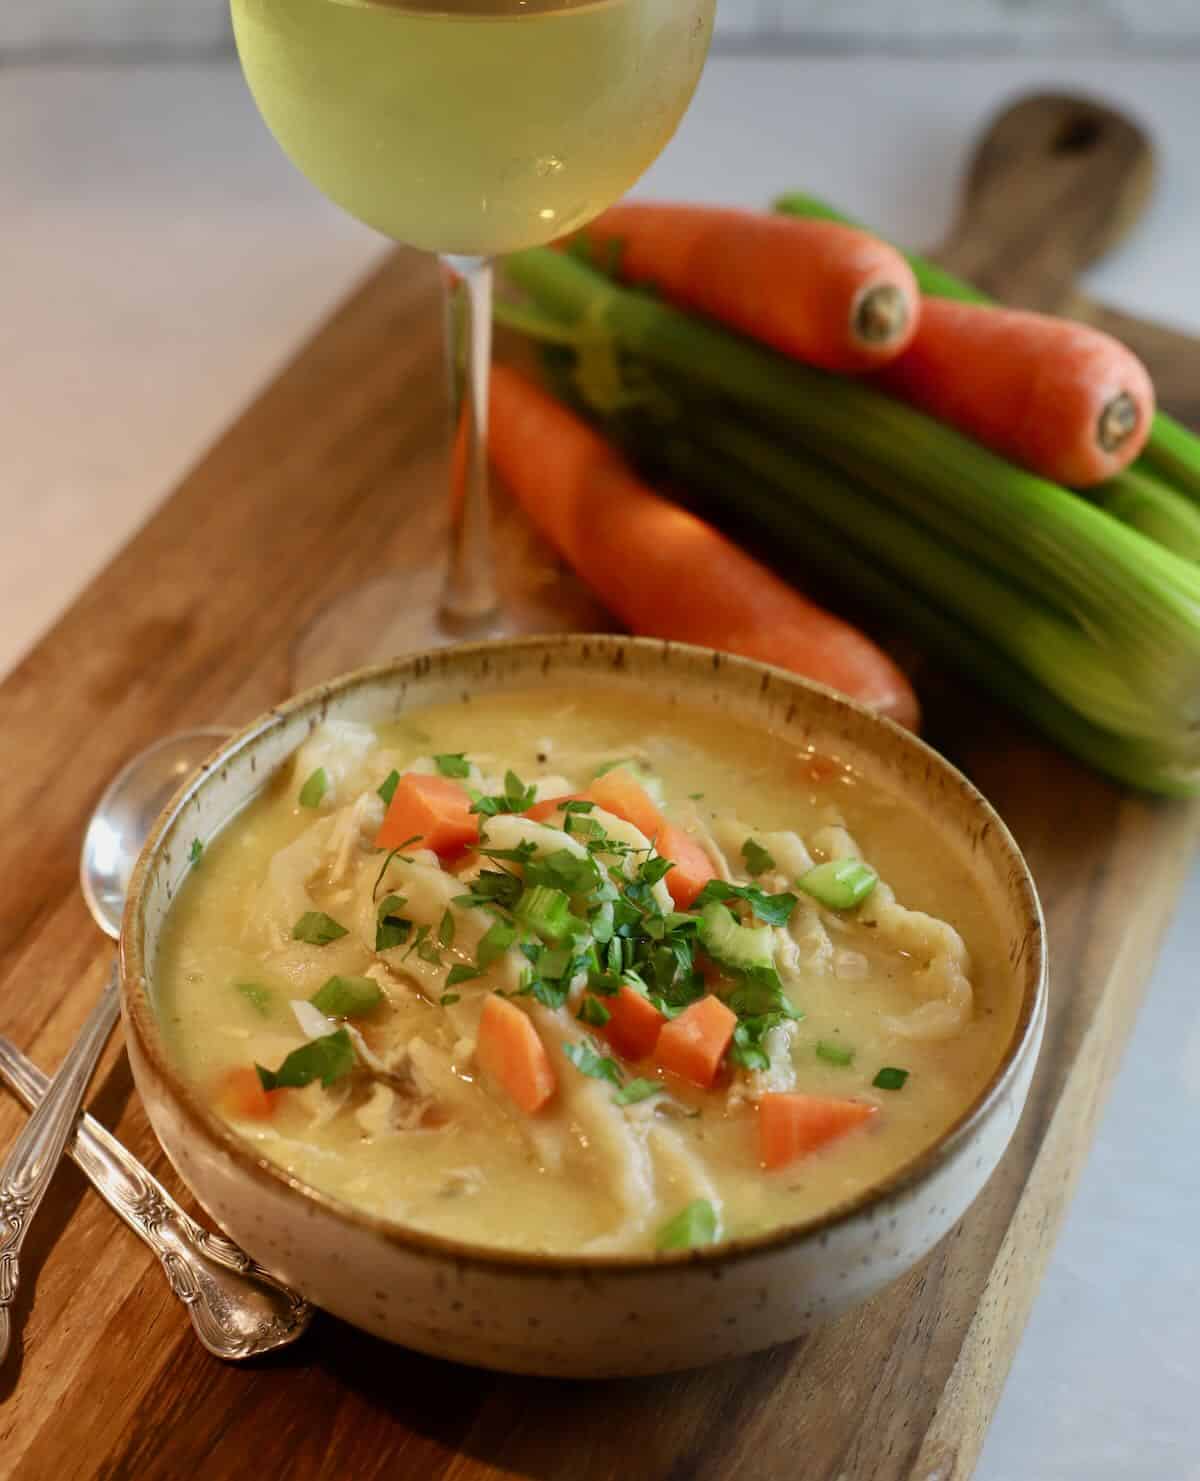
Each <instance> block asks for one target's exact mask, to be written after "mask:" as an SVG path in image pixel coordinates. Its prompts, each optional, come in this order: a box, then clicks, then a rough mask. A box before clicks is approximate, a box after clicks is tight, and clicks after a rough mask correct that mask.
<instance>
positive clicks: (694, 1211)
mask: <svg viewBox="0 0 1200 1481" xmlns="http://www.w3.org/2000/svg"><path fill="white" fill-rule="evenodd" d="M719 1234H720V1220H719V1219H718V1217H717V1211H716V1209H715V1208H714V1207H713V1206H712V1204H711V1203H709V1201H708V1199H707V1198H697V1199H696V1201H695V1203H689V1204H688V1206H687V1208H685V1209H684V1210H683V1211H682V1212H681V1213H678V1214H676V1215H675V1217H674V1218H673V1219H671V1220H670V1221H669V1222H668V1223H666V1224H664V1225H663V1226H662V1228H661V1229H660V1230H659V1231H658V1235H657V1237H656V1239H655V1241H654V1243H655V1248H656V1249H660V1250H691V1249H695V1248H696V1247H697V1246H698V1245H702V1244H715V1243H716V1241H717V1239H718V1237H719Z"/></svg>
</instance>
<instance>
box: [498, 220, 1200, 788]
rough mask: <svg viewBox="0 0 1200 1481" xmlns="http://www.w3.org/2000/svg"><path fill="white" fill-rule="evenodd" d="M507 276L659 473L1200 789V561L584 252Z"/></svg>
mask: <svg viewBox="0 0 1200 1481" xmlns="http://www.w3.org/2000/svg"><path fill="white" fill-rule="evenodd" d="M506 273H507V276H508V278H509V280H510V281H511V282H513V283H514V284H516V285H517V286H519V287H520V289H521V290H522V291H523V293H524V294H525V295H526V302H525V303H524V304H523V305H521V306H519V307H517V306H509V305H506V304H504V303H502V304H501V305H500V306H499V308H498V317H499V318H500V319H501V320H502V322H506V323H508V324H509V326H510V327H513V328H516V329H518V330H520V331H521V332H523V333H525V334H527V335H531V336H532V337H534V338H535V339H540V340H542V341H544V343H545V345H546V346H547V350H546V356H547V362H548V364H549V365H550V367H551V369H552V372H553V374H554V376H555V377H556V378H557V381H558V384H559V387H560V389H561V390H562V391H563V393H564V394H565V395H566V396H567V398H568V399H570V400H571V401H572V402H574V404H575V405H576V406H577V408H578V409H580V410H582V411H584V412H585V413H586V414H588V415H590V416H591V417H592V418H593V419H594V420H597V421H599V422H600V423H601V424H602V425H603V426H604V428H605V429H606V431H607V432H608V433H609V434H610V435H611V436H613V437H614V438H615V439H616V440H618V441H619V442H620V443H621V444H622V445H623V446H624V448H625V449H626V451H627V452H628V453H629V455H630V456H631V457H632V458H633V459H634V461H635V462H637V463H638V464H639V465H640V466H641V467H642V468H643V469H645V470H646V472H647V473H648V474H649V475H650V476H652V477H653V476H658V477H663V476H665V477H666V478H668V479H670V480H671V481H673V482H676V483H678V484H679V485H680V486H681V487H684V488H686V489H688V490H690V491H691V492H692V493H693V495H695V496H698V497H701V498H702V499H703V500H704V501H705V505H706V508H707V510H708V512H710V513H711V514H713V516H714V517H715V518H716V520H717V522H718V523H724V524H725V525H726V526H728V527H730V528H731V530H734V531H736V532H737V533H740V534H745V535H748V536H751V537H758V538H759V539H760V540H761V541H764V542H765V543H768V544H769V545H770V547H771V548H772V549H776V550H779V551H780V552H781V553H783V554H787V555H788V556H790V557H794V558H798V559H800V560H805V561H808V562H809V563H810V564H811V565H812V566H814V567H815V568H817V569H818V570H819V571H820V573H821V575H822V577H823V578H824V579H825V580H826V581H827V582H830V581H832V582H837V583H838V584H839V585H841V586H843V587H845V588H846V589H847V590H848V591H850V592H852V593H853V594H854V595H855V596H856V597H858V598H860V599H861V600H863V601H864V602H866V603H868V604H872V605H874V606H875V607H876V608H878V609H880V610H882V611H885V612H887V613H888V614H890V615H892V616H894V618H895V619H896V621H897V623H898V624H899V625H900V626H901V627H903V629H904V630H906V631H907V632H909V633H910V634H911V635H912V636H913V637H915V638H917V639H918V640H919V641H920V642H921V643H922V644H923V645H924V647H925V648H926V649H927V650H928V651H929V652H930V653H931V655H932V656H934V657H938V658H940V659H942V660H943V661H945V662H947V663H948V664H950V665H953V666H956V667H958V668H959V669H961V670H963V671H964V672H966V673H967V674H968V675H969V676H970V678H971V679H973V680H974V681H976V682H978V683H980V684H981V685H982V686H983V687H985V688H987V689H989V690H991V691H992V692H993V693H994V694H996V695H997V696H998V697H999V698H1001V699H1002V700H1004V701H1005V702H1007V703H1009V704H1011V705H1013V706H1014V707H1015V708H1017V709H1018V710H1020V711H1021V712H1022V713H1023V714H1025V715H1026V716H1027V717H1028V718H1029V719H1030V720H1032V721H1033V722H1034V723H1035V724H1037V725H1039V726H1040V727H1041V728H1042V729H1043V730H1044V731H1045V732H1046V733H1047V734H1049V735H1050V736H1052V737H1053V738H1054V739H1055V740H1056V741H1057V742H1058V743H1059V744H1061V745H1062V746H1064V747H1065V748H1066V749H1068V750H1070V751H1072V752H1074V753H1075V754H1076V755H1078V756H1080V757H1081V758H1082V759H1084V760H1086V761H1087V762H1089V763H1090V764H1092V765H1093V766H1095V767H1097V768H1098V769H1100V770H1102V771H1104V772H1106V773H1108V774H1109V775H1111V776H1114V777H1116V778H1119V779H1121V780H1123V781H1125V782H1128V783H1131V784H1133V785H1135V786H1138V787H1142V788H1146V789H1149V790H1152V791H1157V792H1162V793H1169V794H1180V795H1182V794H1191V793H1193V792H1196V791H1200V569H1197V568H1196V567H1194V566H1193V565H1192V564H1191V563H1190V562H1189V561H1187V560H1184V559H1181V558H1180V557H1179V556H1177V555H1175V554H1173V553H1172V552H1171V551H1170V550H1167V549H1164V548H1163V547H1162V545H1160V544H1158V543H1157V542H1156V541H1155V540H1153V539H1151V538H1148V536H1146V535H1145V534H1142V533H1140V532H1139V531H1138V530H1137V529H1134V528H1130V527H1128V526H1127V525H1125V524H1123V523H1121V522H1120V521H1119V520H1118V519H1117V518H1114V517H1113V515H1111V514H1109V513H1107V512H1106V511H1105V510H1104V509H1102V508H1099V507H1097V506H1096V505H1094V504H1093V503H1091V502H1089V501H1088V500H1086V499H1084V498H1081V497H1080V496H1079V495H1077V494H1074V493H1072V492H1070V491H1068V490H1066V489H1063V488H1060V487H1058V486H1056V485H1054V484H1051V483H1047V482H1046V481H1045V480H1043V479H1040V478H1037V477H1035V476H1034V475H1032V474H1029V473H1026V472H1024V471H1023V470H1021V469H1019V468H1016V467H1014V466H1013V465H1012V464H1010V463H1007V462H1006V461H1004V460H1003V459H1001V458H999V457H997V456H996V455H994V454H993V453H991V452H989V451H987V450H986V449H985V448H983V447H981V446H979V445H978V444H976V443H974V442H972V441H970V440H969V439H967V438H965V437H963V436H961V435H960V434H959V433H957V432H956V431H954V430H953V429H951V428H949V427H946V426H944V425H942V424H941V423H939V422H936V421H934V420H932V419H931V418H928V417H926V416H924V415H923V414H922V413H920V412H917V411H915V410H913V409H911V408H909V407H907V406H905V405H902V404H901V403H899V402H896V401H893V400H891V399H890V398H888V397H887V396H885V395H883V394H882V393H880V392H878V391H876V390H874V389H873V388H871V387H870V386H868V385H865V384H863V383H861V382H858V381H851V380H847V379H843V378H841V377H837V376H832V375H828V374H826V373H824V372H821V371H817V370H813V369H811V368H809V367H807V366H804V365H801V364H799V363H797V362H796V361H793V360H789V359H787V358H785V357H783V356H781V355H778V354H776V353H775V352H773V351H771V350H768V349H765V348H763V347H762V346H759V345H757V344H754V343H752V342H750V341H748V340H746V339H743V338H741V337H739V336H738V335H736V334H732V333H729V332H727V331H724V330H722V329H720V328H718V327H717V326H715V325H713V324H711V323H709V322H707V321H703V320H700V319H696V318H692V317H690V316H689V315H687V314H684V313H681V312H679V311H678V310H676V309H673V308H671V307H670V306H668V305H666V304H664V303H662V302H661V301H660V300H658V299H656V298H653V297H651V296H649V295H647V294H645V293H642V292H638V291H635V290H632V289H627V288H624V287H621V286H620V285H619V284H617V283H615V282H613V281H611V280H610V279H609V278H608V277H606V276H605V275H603V274H602V273H601V272H599V271H597V270H596V269H595V267H593V266H592V265H590V264H588V263H586V262H583V261H580V260H578V259H577V258H575V257H572V256H570V255H567V254H564V253H561V252H554V251H549V250H544V249H536V250H534V251H530V252H525V253H519V254H517V255H516V256H515V257H513V258H511V259H509V261H508V262H507V264H506ZM1146 491H1147V490H1146V487H1142V488H1141V489H1140V492H1141V494H1142V495H1143V496H1144V495H1145V493H1146ZM1138 492H1139V489H1138V488H1137V487H1136V486H1133V487H1131V488H1130V489H1129V490H1128V491H1127V492H1126V496H1127V497H1130V498H1132V497H1134V496H1135V495H1136V494H1137V493H1138ZM1150 493H1151V494H1153V488H1151V489H1150Z"/></svg>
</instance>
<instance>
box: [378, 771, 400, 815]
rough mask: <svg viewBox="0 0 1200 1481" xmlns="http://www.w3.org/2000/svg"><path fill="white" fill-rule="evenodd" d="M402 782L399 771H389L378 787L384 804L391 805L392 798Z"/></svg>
mask: <svg viewBox="0 0 1200 1481" xmlns="http://www.w3.org/2000/svg"><path fill="white" fill-rule="evenodd" d="M399 782H400V773H399V772H398V771H394V770H393V771H389V772H388V774H387V776H386V777H385V778H384V780H383V782H382V783H381V784H380V785H379V787H378V788H377V790H378V792H379V795H380V797H382V798H383V802H384V806H385V807H391V805H392V798H393V797H394V796H395V795H396V788H397V786H398V785H399Z"/></svg>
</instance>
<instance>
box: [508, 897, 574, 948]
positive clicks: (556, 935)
mask: <svg viewBox="0 0 1200 1481" xmlns="http://www.w3.org/2000/svg"><path fill="white" fill-rule="evenodd" d="M516 917H517V919H518V920H519V921H520V922H521V924H522V925H523V926H525V927H526V928H527V929H528V930H531V931H534V932H536V934H537V935H539V936H541V937H542V938H543V939H544V940H546V941H558V940H561V939H562V937H563V936H565V935H566V933H567V923H568V921H569V920H570V918H571V901H570V899H569V897H568V896H567V895H565V894H564V893H563V891H562V890H555V889H551V888H550V886H549V885H540V884H539V885H534V886H533V888H532V889H527V890H526V891H525V893H524V894H523V895H522V896H521V898H520V899H519V900H518V901H517V909H516Z"/></svg>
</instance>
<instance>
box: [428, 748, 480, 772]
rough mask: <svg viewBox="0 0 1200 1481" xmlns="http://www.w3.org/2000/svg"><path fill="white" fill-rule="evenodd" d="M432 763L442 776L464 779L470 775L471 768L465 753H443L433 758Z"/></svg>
mask: <svg viewBox="0 0 1200 1481" xmlns="http://www.w3.org/2000/svg"><path fill="white" fill-rule="evenodd" d="M433 759H434V763H435V765H436V766H437V769H438V771H440V772H441V774H442V775H443V776H450V777H465V776H470V775H471V766H470V763H469V762H468V760H467V757H466V752H465V751H448V752H443V754H442V755H440V756H435V757H434V758H433Z"/></svg>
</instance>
